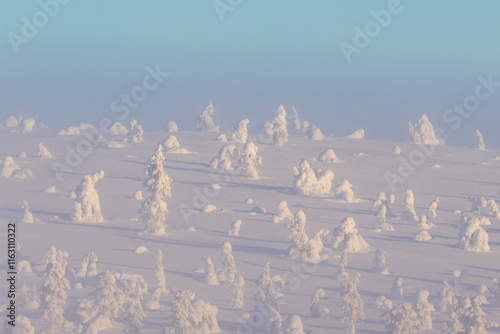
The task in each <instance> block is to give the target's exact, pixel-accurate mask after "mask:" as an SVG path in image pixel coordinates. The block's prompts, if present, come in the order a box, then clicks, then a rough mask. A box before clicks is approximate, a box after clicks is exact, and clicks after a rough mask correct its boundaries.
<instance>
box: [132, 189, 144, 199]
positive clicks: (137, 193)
mask: <svg viewBox="0 0 500 334" xmlns="http://www.w3.org/2000/svg"><path fill="white" fill-rule="evenodd" d="M132 198H133V199H135V200H136V201H141V200H142V199H143V197H142V191H140V190H137V191H134V193H133V194H132Z"/></svg>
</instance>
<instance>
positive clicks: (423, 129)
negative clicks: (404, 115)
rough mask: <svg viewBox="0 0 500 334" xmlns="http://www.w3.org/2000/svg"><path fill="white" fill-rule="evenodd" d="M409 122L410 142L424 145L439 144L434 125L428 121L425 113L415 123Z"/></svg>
mask: <svg viewBox="0 0 500 334" xmlns="http://www.w3.org/2000/svg"><path fill="white" fill-rule="evenodd" d="M408 124H409V127H410V136H411V143H413V144H424V145H439V144H440V142H439V140H438V139H437V138H436V134H435V133H434V127H433V126H432V123H431V122H430V121H429V118H428V117H427V115H425V114H424V115H422V117H421V118H420V119H419V121H418V122H417V123H415V124H411V122H410V123H408Z"/></svg>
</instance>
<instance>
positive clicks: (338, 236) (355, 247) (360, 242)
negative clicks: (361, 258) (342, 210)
mask: <svg viewBox="0 0 500 334" xmlns="http://www.w3.org/2000/svg"><path fill="white" fill-rule="evenodd" d="M332 235H333V244H332V247H333V248H334V249H338V250H340V251H347V252H349V253H359V252H363V251H365V250H367V249H368V248H369V247H370V245H368V243H367V242H366V241H365V239H363V237H362V236H360V235H358V229H357V228H356V222H355V221H354V218H352V217H347V218H344V220H342V222H341V223H340V225H339V226H337V227H336V228H334V229H333V232H332Z"/></svg>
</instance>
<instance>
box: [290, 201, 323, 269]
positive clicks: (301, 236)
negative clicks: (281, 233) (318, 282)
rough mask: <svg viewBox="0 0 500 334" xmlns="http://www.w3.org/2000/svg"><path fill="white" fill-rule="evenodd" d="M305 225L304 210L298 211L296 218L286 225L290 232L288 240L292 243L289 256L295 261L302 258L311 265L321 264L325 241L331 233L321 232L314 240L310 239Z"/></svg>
mask: <svg viewBox="0 0 500 334" xmlns="http://www.w3.org/2000/svg"><path fill="white" fill-rule="evenodd" d="M305 225H306V215H305V213H304V211H302V210H298V211H297V213H296V214H295V217H294V218H293V219H290V220H289V221H288V222H286V223H285V228H286V229H287V231H288V235H287V240H289V241H290V243H291V246H290V248H289V249H288V254H289V255H290V257H291V258H293V259H296V258H300V259H304V260H306V261H307V262H309V263H319V262H321V260H322V257H321V252H322V251H323V248H324V246H323V239H324V238H325V237H326V236H327V235H328V234H330V231H329V230H327V229H323V230H320V231H319V232H318V233H316V235H315V236H314V238H312V239H309V236H308V235H307V234H306V230H305Z"/></svg>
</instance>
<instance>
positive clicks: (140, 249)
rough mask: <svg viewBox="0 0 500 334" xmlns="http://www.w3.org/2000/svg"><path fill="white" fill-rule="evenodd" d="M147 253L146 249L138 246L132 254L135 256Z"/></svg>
mask: <svg viewBox="0 0 500 334" xmlns="http://www.w3.org/2000/svg"><path fill="white" fill-rule="evenodd" d="M147 252H149V251H148V249H147V248H146V247H144V246H139V247H137V248H136V249H135V250H134V253H136V254H144V253H147Z"/></svg>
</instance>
